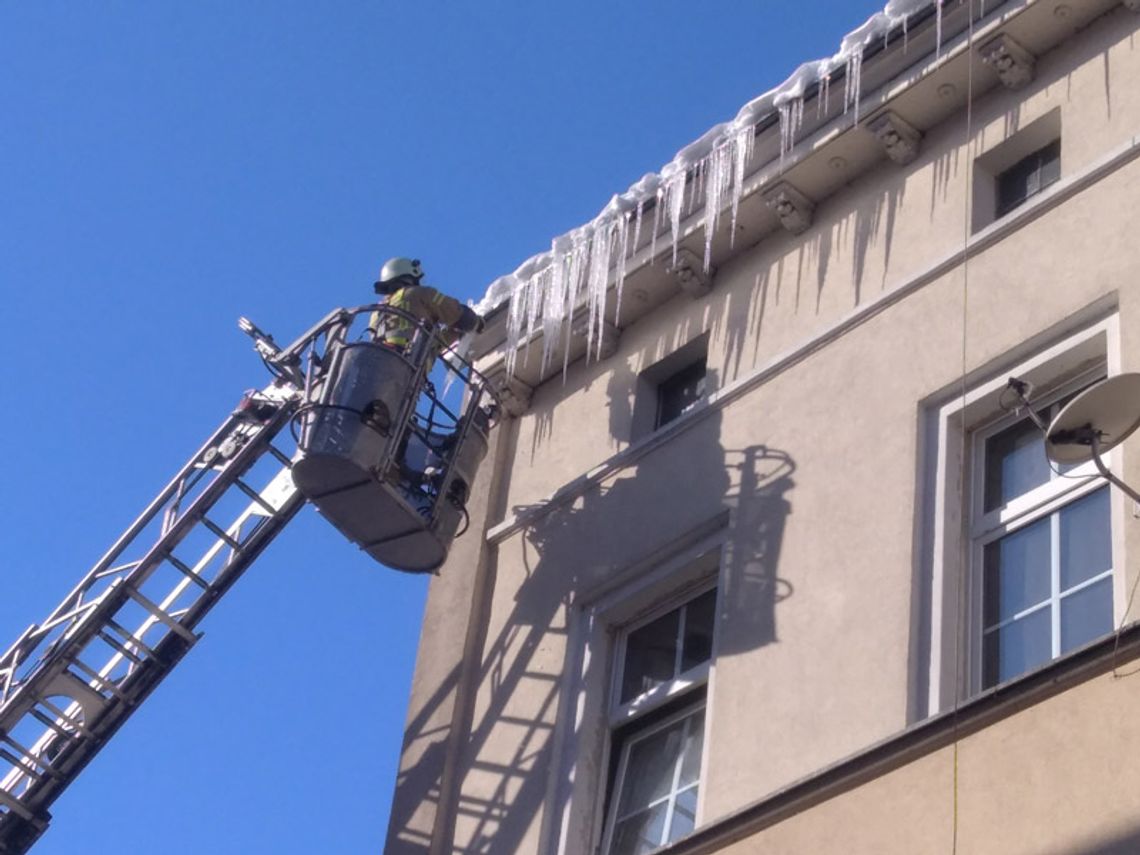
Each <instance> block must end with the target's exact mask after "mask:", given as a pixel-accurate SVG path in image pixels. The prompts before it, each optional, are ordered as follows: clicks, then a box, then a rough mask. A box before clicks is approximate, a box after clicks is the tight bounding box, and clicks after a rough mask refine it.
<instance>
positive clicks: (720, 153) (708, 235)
mask: <svg viewBox="0 0 1140 855" xmlns="http://www.w3.org/2000/svg"><path fill="white" fill-rule="evenodd" d="M734 148H735V146H733V144H732V140H726V141H725V142H723V143H721V144H720V145H718V146H717V147H716V148H714V149H713V150H712V153H711V154H709V158H708V175H707V176H706V179H705V271H706V272H707V271H708V269H709V265H710V264H711V262H712V242H713V235H714V234H715V233H716V226H717V223H718V222H719V220H720V211H721V208H723V207H724V196H725V193H726V192H727V191H728V188H729V185H730V184H731V182H732V155H733V150H734Z"/></svg>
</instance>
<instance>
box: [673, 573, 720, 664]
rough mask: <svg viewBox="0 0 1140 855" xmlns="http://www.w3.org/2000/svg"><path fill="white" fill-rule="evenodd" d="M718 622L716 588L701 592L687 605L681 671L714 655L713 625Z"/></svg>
mask: <svg viewBox="0 0 1140 855" xmlns="http://www.w3.org/2000/svg"><path fill="white" fill-rule="evenodd" d="M715 623H716V590H715V589H714V590H712V591H708V592H706V593H704V594H701V595H700V596H699V597H697V598H696V599H695V600H693V601H692V602H690V603H689V604H688V605H686V606H685V640H684V646H683V647H682V651H681V671H682V672H684V671H688V670H689V669H690V668H695V667H696V666H698V665H700V664H701V663H703V662H708V660H709V659H710V658H711V657H712V640H713V627H714V624H715Z"/></svg>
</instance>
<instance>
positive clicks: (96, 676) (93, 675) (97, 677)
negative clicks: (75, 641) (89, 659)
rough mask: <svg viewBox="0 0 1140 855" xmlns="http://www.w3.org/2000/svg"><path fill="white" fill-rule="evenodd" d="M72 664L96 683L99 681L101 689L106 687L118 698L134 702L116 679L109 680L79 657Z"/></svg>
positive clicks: (125, 701) (124, 701) (127, 702)
mask: <svg viewBox="0 0 1140 855" xmlns="http://www.w3.org/2000/svg"><path fill="white" fill-rule="evenodd" d="M71 664H72V665H74V666H75V667H77V668H78V669H79V670H80V671H82V672H83V673H84V674H86V675H87V676H88V677H89V678H90V679H92V680H94V681H95V682H96V683H98V684H99V686H98V688H99V689H101V690H102V689H105V690H107V691H109V692H110V693H111V694H112V695H114V696H115V697H116V698H118V699H119V700H120V701H122V702H123V703H126V704H129V703H132V701H131V699H130V697H129V696H128V695H127V693H126V692H124V691H123V690H122V689H121V688H119V687H118V686H117V685H116V684H115V681H114V680H108V679H107V678H106V677H104V676H102V675H101V674H100V673H99V672H98V671H96V670H95V669H94V668H92V667H91V666H90V665H88V664H87V663H86V662H80V661H79V660H78V659H72V660H71Z"/></svg>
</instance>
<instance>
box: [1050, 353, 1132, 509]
mask: <svg viewBox="0 0 1140 855" xmlns="http://www.w3.org/2000/svg"><path fill="white" fill-rule="evenodd" d="M1138 427H1140V373H1131V374H1118V375H1116V376H1115V377H1110V378H1108V379H1107V380H1102V381H1101V382H1100V383H1097V384H1095V385H1093V386H1090V387H1089V388H1088V389H1085V390H1084V391H1083V392H1081V393H1080V394H1079V395H1077V397H1075V398H1073V400H1071V401H1070V402H1069V403H1068V404H1066V405H1065V406H1064V408H1063V409H1062V410H1061V412H1059V413H1058V414H1057V417H1056V418H1055V419H1053V421H1052V423H1051V424H1050V425H1049V427H1048V428H1047V429H1046V431H1045V454H1046V455H1047V456H1048V458H1049V459H1050V460H1051V461H1052V462H1053V463H1057V464H1078V463H1084V462H1086V461H1088V460H1092V461H1093V463H1094V464H1095V465H1096V468H1097V471H1099V472H1100V474H1101V475H1103V476H1104V479H1105V480H1106V481H1108V482H1109V483H1110V484H1113V485H1114V486H1116V487H1118V488H1120V490H1121V491H1123V492H1124V493H1125V495H1127V496H1130V497H1131V498H1132V500H1133V501H1135V502H1138V503H1140V493H1138V492H1137V491H1136V490H1134V489H1132V488H1131V487H1129V486H1128V485H1127V484H1125V483H1124V481H1122V480H1121V479H1120V478H1118V477H1116V476H1115V475H1113V474H1112V472H1111V471H1110V470H1109V468H1108V467H1107V466H1105V464H1104V461H1103V460H1102V459H1101V454H1102V453H1103V452H1106V451H1110V450H1111V449H1112V448H1114V447H1115V446H1117V445H1119V444H1120V443H1122V442H1124V440H1126V439H1127V438H1128V437H1129V436H1131V434H1132V432H1133V431H1135V430H1136V429H1137V428H1138Z"/></svg>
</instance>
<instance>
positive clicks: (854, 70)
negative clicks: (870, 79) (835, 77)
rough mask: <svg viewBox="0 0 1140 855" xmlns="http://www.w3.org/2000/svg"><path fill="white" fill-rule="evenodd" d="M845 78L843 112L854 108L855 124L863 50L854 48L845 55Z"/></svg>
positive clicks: (860, 83)
mask: <svg viewBox="0 0 1140 855" xmlns="http://www.w3.org/2000/svg"><path fill="white" fill-rule="evenodd" d="M846 74H847V80H846V86H845V87H844V99H843V112H844V113H846V112H847V111H848V110H849V109H851V107H852V106H854V108H855V124H859V99H860V97H861V95H862V92H861V91H860V90H861V88H862V85H863V50H862V48H855V50H853V51H851V53H849V54H848V55H847V72H846Z"/></svg>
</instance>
